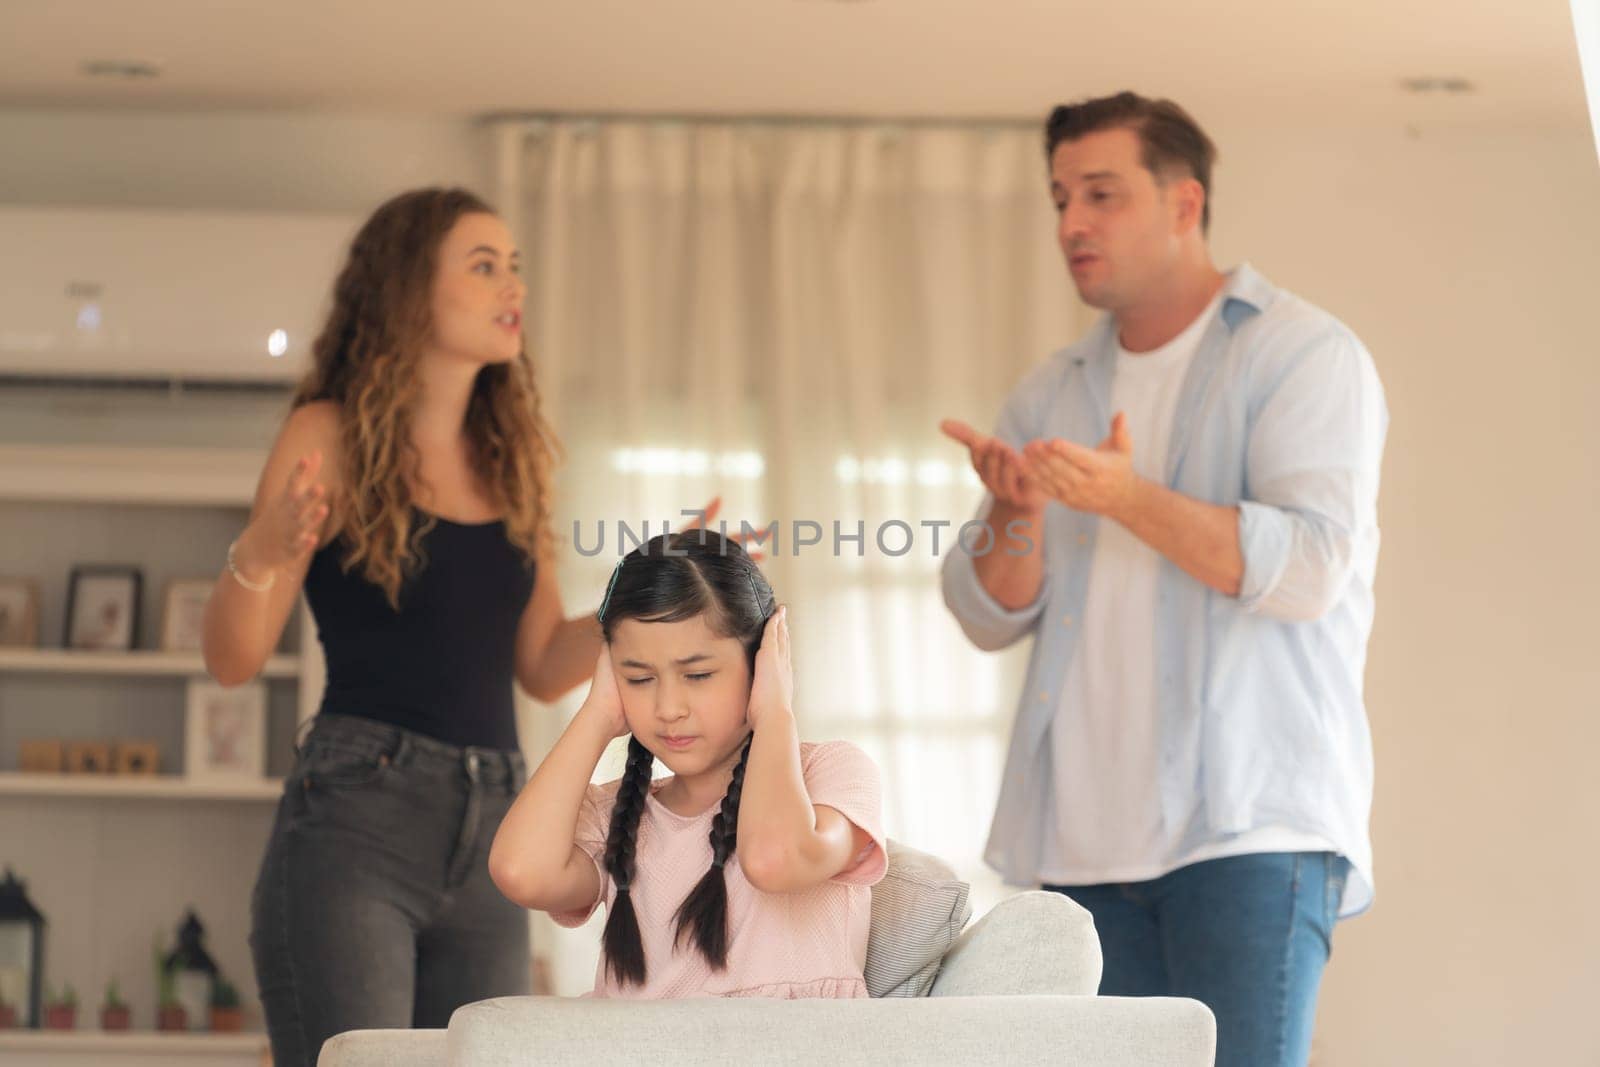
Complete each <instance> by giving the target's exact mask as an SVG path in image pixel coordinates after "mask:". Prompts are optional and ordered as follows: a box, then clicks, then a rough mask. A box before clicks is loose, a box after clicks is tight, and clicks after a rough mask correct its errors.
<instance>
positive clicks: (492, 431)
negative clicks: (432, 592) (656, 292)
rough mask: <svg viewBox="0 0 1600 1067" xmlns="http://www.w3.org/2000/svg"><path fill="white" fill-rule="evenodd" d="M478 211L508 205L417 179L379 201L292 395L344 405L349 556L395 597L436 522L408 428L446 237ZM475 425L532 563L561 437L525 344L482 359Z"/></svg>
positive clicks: (542, 533) (342, 508)
mask: <svg viewBox="0 0 1600 1067" xmlns="http://www.w3.org/2000/svg"><path fill="white" fill-rule="evenodd" d="M476 213H483V214H489V215H493V214H495V211H494V209H493V208H491V207H490V206H489V205H488V204H486V203H484V202H483V201H482V200H481V199H479V198H478V197H477V196H475V195H473V194H472V193H470V192H468V191H467V190H465V189H418V190H415V191H413V192H409V193H403V194H401V195H400V196H397V197H395V198H394V199H392V200H390V201H389V202H387V203H386V204H384V205H383V206H382V207H380V208H378V210H377V211H375V212H373V214H372V217H371V218H369V219H368V220H367V222H366V224H365V225H363V226H362V227H361V230H360V232H358V233H357V234H356V236H355V240H354V241H352V242H351V245H350V253H349V256H348V257H347V258H346V260H345V263H344V267H343V269H341V270H340V271H339V277H338V281H337V282H336V283H335V284H334V290H333V308H332V310H331V311H330V312H329V313H328V318H327V321H326V322H325V323H324V325H323V327H322V331H321V333H320V334H319V335H318V336H317V340H316V343H315V344H314V345H313V347H312V368H311V370H310V371H308V372H307V374H306V376H305V378H304V379H302V380H301V382H300V384H299V386H298V388H297V389H296V390H295V394H294V399H293V402H292V404H293V407H295V408H298V407H300V406H302V405H304V404H309V403H311V402H313V401H317V400H331V401H333V402H334V403H336V404H337V405H338V406H339V439H340V444H341V452H342V453H343V463H344V469H343V471H342V473H343V475H344V484H345V486H346V490H347V491H346V492H345V493H344V494H343V496H342V498H341V500H340V501H339V502H338V504H337V505H336V506H335V508H334V509H333V521H334V522H335V523H336V524H337V529H338V532H339V533H340V535H341V536H343V538H344V540H345V543H346V545H347V546H348V551H347V552H346V553H345V557H344V561H343V564H344V568H345V570H346V571H349V570H351V569H353V568H355V567H357V566H360V567H361V568H363V573H364V574H365V576H366V578H367V579H368V580H369V581H371V582H372V583H373V584H375V585H377V586H379V587H380V588H382V589H383V590H384V592H385V593H386V594H387V595H388V598H389V603H390V605H391V606H392V607H394V608H395V609H396V610H398V609H399V605H400V589H401V586H402V585H403V583H404V582H405V580H406V578H408V577H409V576H410V575H411V574H412V573H413V572H414V571H415V570H416V569H418V568H419V567H421V566H422V565H423V564H424V563H425V562H426V561H425V559H424V558H423V555H422V552H421V547H420V546H421V540H422V538H423V536H424V535H426V534H427V532H428V531H429V530H431V529H432V528H433V526H434V523H435V520H434V518H433V517H432V516H426V515H419V514H418V513H417V512H416V511H415V510H414V502H413V493H412V486H413V485H414V484H416V481H417V480H418V479H419V478H420V474H421V471H420V465H421V454H420V453H419V452H418V451H417V448H416V446H415V444H414V443H413V442H412V441H411V438H410V434H409V430H410V426H411V417H412V415H413V413H414V412H415V411H416V408H417V404H418V403H419V401H420V399H421V393H422V382H421V377H420V374H419V373H418V367H419V363H420V359H421V355H422V350H423V347H424V345H425V344H426V342H427V339H428V337H429V335H430V333H431V331H432V328H433V314H432V306H433V303H432V293H433V278H434V272H435V270H436V267H437V264H438V258H439V255H438V254H439V246H440V244H441V243H442V242H443V240H444V237H445V235H446V234H447V233H449V232H450V229H451V228H452V227H453V226H454V225H455V224H456V220H457V219H459V218H460V217H461V216H463V215H469V214H476ZM465 431H466V434H467V438H468V441H469V442H470V446H471V458H472V462H473V464H474V466H475V468H476V470H477V473H478V474H479V476H480V477H481V478H482V479H483V482H484V484H485V485H486V486H487V487H488V489H489V492H490V494H491V496H492V498H493V502H494V504H495V507H496V509H497V510H498V511H500V512H501V513H502V514H504V516H505V528H506V535H507V537H508V538H509V539H510V541H511V542H512V543H513V544H515V545H516V546H517V547H518V548H520V549H522V551H523V552H524V554H525V555H526V556H527V558H528V562H529V565H530V566H531V565H532V563H533V561H534V560H535V559H536V558H537V557H538V556H539V555H541V554H543V553H544V552H546V551H547V550H548V549H549V547H550V545H551V541H552V534H551V529H550V481H551V472H552V468H553V466H554V464H555V460H556V457H557V455H558V454H559V446H558V445H557V443H556V441H555V438H554V436H553V435H552V434H551V432H550V430H549V427H548V426H547V425H546V424H545V422H544V419H543V417H542V416H541V415H540V413H539V391H538V388H537V387H536V386H535V384H534V379H533V367H532V365H531V363H530V362H529V360H528V354H527V351H526V349H524V350H523V351H521V352H518V353H517V358H516V359H514V360H512V361H511V362H510V363H506V364H490V365H488V366H486V367H484V368H483V369H482V370H481V371H480V372H479V373H478V378H477V381H476V383H474V385H473V389H472V397H471V399H470V401H469V402H468V405H467V413H466V421H465Z"/></svg>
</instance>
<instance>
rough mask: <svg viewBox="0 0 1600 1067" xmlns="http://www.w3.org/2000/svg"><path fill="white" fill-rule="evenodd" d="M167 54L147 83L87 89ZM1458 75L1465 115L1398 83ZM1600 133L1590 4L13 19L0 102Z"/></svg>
mask: <svg viewBox="0 0 1600 1067" xmlns="http://www.w3.org/2000/svg"><path fill="white" fill-rule="evenodd" d="M94 59H145V60H152V61H155V62H157V63H159V64H161V65H162V67H163V68H164V71H165V72H164V74H163V75H162V76H161V77H160V78H159V79H156V80H154V81H151V82H145V83H117V82H106V81H104V80H101V79H91V78H87V77H85V76H83V75H82V74H81V73H80V67H81V65H82V64H83V63H84V62H85V61H86V60H94ZM1419 75H1429V76H1458V77H1464V78H1467V79H1469V80H1471V81H1472V82H1474V83H1476V84H1477V86H1478V87H1479V88H1478V91H1477V92H1476V93H1474V94H1472V95H1469V96H1465V97H1450V98H1427V99H1423V98H1417V97H1414V96H1409V95H1407V94H1404V93H1402V92H1401V91H1400V90H1399V88H1398V82H1399V81H1400V79H1402V78H1405V77H1411V76H1419ZM1125 87H1127V88H1137V89H1139V90H1140V91H1143V92H1146V93H1152V94H1161V95H1170V96H1173V97H1175V98H1177V99H1179V100H1180V101H1183V102H1184V103H1185V104H1186V105H1188V106H1189V107H1190V108H1191V110H1194V111H1195V112H1196V113H1197V114H1198V115H1200V116H1201V117H1202V118H1204V117H1205V116H1206V115H1207V114H1208V113H1214V112H1215V111H1217V110H1219V109H1224V108H1225V109H1227V111H1228V112H1229V114H1230V115H1233V116H1239V115H1241V114H1249V115H1259V116H1261V117H1262V118H1263V119H1268V120H1272V121H1285V120H1292V119H1293V117H1294V115H1295V114H1296V113H1303V109H1310V112H1311V117H1314V118H1315V119H1316V120H1317V121H1318V122H1322V123H1325V122H1328V121H1330V120H1338V119H1341V118H1348V119H1350V120H1352V121H1356V122H1363V123H1364V122H1371V121H1375V120H1378V121H1388V120H1395V119H1402V120H1407V121H1410V120H1416V119H1426V120H1430V121H1449V122H1465V123H1487V124H1520V125H1528V124H1537V125H1562V126H1565V125H1570V124H1585V125H1586V124H1587V117H1586V112H1585V106H1584V100H1583V91H1582V80H1581V76H1580V72H1579V66H1578V59H1577V50H1576V46H1575V43H1574V39H1573V33H1572V26H1571V18H1570V9H1569V7H1568V0H1209V2H1201V3H1196V2H1194V0H1101V2H1098V3H1064V2H1052V0H581V2H567V3H555V2H551V0H503V2H497V0H382V2H377V3H371V2H369V3H360V4H357V3H351V2H347V0H273V2H271V3H264V2H249V3H247V2H242V0H160V2H155V3H133V2H130V0H0V106H10V107H74V108H79V107H82V108H141V109H162V110H183V111H188V110H197V109H207V110H217V109H237V108H250V109H255V108H262V109H314V110H318V111H366V112H372V111H381V112H392V113H402V112H403V113H409V114H449V115H479V114H485V113H497V112H524V111H527V112H585V113H611V112H625V113H677V114H684V113H688V114H716V115H721V114H805V115H879V116H929V117H966V116H972V117H978V116H982V117H1001V116H1014V117H1019V118H1023V117H1025V118H1029V119H1035V118H1037V117H1038V116H1039V114H1040V113H1041V112H1042V111H1043V110H1044V109H1045V108H1046V107H1047V106H1048V105H1049V104H1051V103H1054V102H1058V101H1062V100H1066V99H1071V98H1074V97H1079V96H1084V95H1089V94H1098V93H1102V92H1107V91H1112V90H1115V89H1119V88H1125Z"/></svg>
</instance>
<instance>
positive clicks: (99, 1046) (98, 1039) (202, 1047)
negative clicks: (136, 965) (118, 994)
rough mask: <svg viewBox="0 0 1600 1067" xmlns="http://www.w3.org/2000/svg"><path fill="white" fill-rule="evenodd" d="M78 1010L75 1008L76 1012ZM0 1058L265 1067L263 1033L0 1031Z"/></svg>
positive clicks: (28, 1066)
mask: <svg viewBox="0 0 1600 1067" xmlns="http://www.w3.org/2000/svg"><path fill="white" fill-rule="evenodd" d="M80 1010H81V1009H80ZM0 1059H3V1060H4V1061H5V1063H6V1065H7V1067H33V1065H38V1067H68V1065H77V1064H101V1063H107V1062H112V1063H117V1064H121V1065H125V1067H146V1065H149V1067H156V1065H158V1064H159V1065H161V1067H170V1065H173V1064H178V1065H181V1067H213V1065H215V1067H231V1065H233V1064H251V1065H255V1064H265V1063H266V1062H267V1037H266V1035H265V1034H263V1033H259V1032H252V1033H235V1034H199V1033H195V1034H173V1033H161V1032H158V1031H140V1030H126V1031H121V1032H117V1033H106V1032H102V1031H98V1030H89V1029H79V1030H60V1031H57V1030H12V1031H3V1030H0Z"/></svg>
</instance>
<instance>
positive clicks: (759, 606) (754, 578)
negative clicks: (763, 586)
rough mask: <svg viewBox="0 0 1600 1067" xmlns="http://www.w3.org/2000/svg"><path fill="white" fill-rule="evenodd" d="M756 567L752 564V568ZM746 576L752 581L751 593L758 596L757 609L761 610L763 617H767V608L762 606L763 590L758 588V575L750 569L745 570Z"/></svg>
mask: <svg viewBox="0 0 1600 1067" xmlns="http://www.w3.org/2000/svg"><path fill="white" fill-rule="evenodd" d="M754 569H755V568H754V566H753V565H752V567H751V570H754ZM744 576H745V578H746V579H748V580H749V582H750V595H751V596H753V597H755V598H756V610H757V611H759V612H761V617H762V618H766V617H767V613H766V610H765V609H763V608H762V606H761V590H759V589H757V588H756V576H755V575H754V574H752V573H750V571H745V572H744Z"/></svg>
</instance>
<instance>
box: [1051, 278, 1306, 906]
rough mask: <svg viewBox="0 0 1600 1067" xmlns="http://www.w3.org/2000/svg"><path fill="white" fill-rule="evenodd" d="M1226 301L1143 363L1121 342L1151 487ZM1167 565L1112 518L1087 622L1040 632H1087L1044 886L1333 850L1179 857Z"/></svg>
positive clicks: (1291, 844)
mask: <svg viewBox="0 0 1600 1067" xmlns="http://www.w3.org/2000/svg"><path fill="white" fill-rule="evenodd" d="M1220 304H1221V294H1220V293H1219V294H1218V297H1217V298H1216V299H1215V300H1213V301H1212V302H1211V304H1210V305H1209V306H1207V307H1206V309H1205V310H1204V311H1202V312H1201V313H1200V315H1199V316H1198V317H1197V318H1196V319H1195V320H1194V321H1193V322H1192V323H1190V324H1189V325H1188V326H1187V327H1186V328H1185V329H1184V331H1183V332H1182V333H1180V334H1179V335H1178V336H1177V337H1174V338H1173V339H1172V340H1171V341H1168V342H1167V343H1166V344H1164V345H1162V346H1161V347H1160V348H1157V349H1154V350H1152V351H1150V352H1144V353H1138V354H1135V353H1132V352H1129V351H1127V350H1126V349H1125V348H1123V347H1122V345H1121V343H1120V341H1119V343H1118V345H1117V365H1116V373H1115V375H1114V377H1113V384H1112V390H1111V410H1112V411H1113V412H1118V411H1120V412H1122V413H1123V415H1124V417H1125V418H1126V419H1127V427H1128V434H1129V436H1130V437H1131V438H1132V440H1133V466H1134V470H1135V471H1136V472H1137V473H1138V474H1139V476H1140V477H1142V478H1145V479H1148V480H1150V481H1153V482H1157V483H1159V484H1162V485H1165V484H1166V480H1167V479H1166V469H1165V468H1166V461H1167V452H1168V445H1169V443H1170V441H1171V437H1172V420H1173V413H1174V411H1175V409H1176V407H1177V403H1178V394H1179V393H1180V392H1181V391H1182V389H1183V382H1184V377H1185V375H1186V374H1187V372H1188V369H1189V364H1190V363H1191V362H1193V360H1194V354H1195V351H1196V349H1198V348H1199V345H1200V338H1201V336H1202V334H1204V333H1205V329H1206V326H1207V325H1208V324H1209V323H1210V321H1211V319H1212V318H1213V316H1215V315H1216V312H1217V308H1218V306H1219V305H1220ZM1160 567H1161V555H1160V554H1159V553H1158V552H1156V550H1155V549H1153V548H1151V547H1150V546H1148V545H1146V544H1145V543H1144V542H1143V541H1141V540H1139V539H1138V538H1137V537H1135V536H1134V535H1133V534H1131V533H1129V532H1128V530H1127V528H1126V527H1124V526H1122V525H1121V524H1120V523H1117V522H1115V521H1112V520H1110V519H1105V520H1102V521H1101V523H1100V528H1099V531H1098V533H1097V534H1096V538H1095V547H1094V559H1093V563H1092V569H1091V570H1090V572H1089V574H1090V577H1089V587H1088V593H1087V596H1086V598H1085V601H1084V608H1083V618H1082V619H1081V620H1080V619H1045V620H1042V621H1041V623H1040V625H1056V626H1081V627H1082V630H1081V632H1080V637H1079V640H1080V641H1081V644H1080V646H1079V648H1078V650H1077V653H1076V654H1075V655H1074V656H1073V660H1072V664H1071V665H1070V667H1069V668H1068V670H1067V677H1066V681H1065V684H1064V685H1063V686H1062V691H1061V704H1060V707H1059V708H1058V710H1057V712H1056V718H1055V722H1054V723H1053V724H1052V726H1051V731H1050V736H1051V738H1052V748H1053V751H1052V758H1053V759H1054V766H1055V781H1056V792H1057V798H1058V805H1057V807H1056V810H1055V811H1054V812H1053V813H1052V814H1053V827H1052V829H1053V831H1054V832H1053V833H1048V834H1047V835H1046V839H1045V849H1044V858H1043V861H1042V865H1041V870H1040V872H1039V880H1040V881H1041V882H1046V883H1054V884H1061V885H1093V884H1098V883H1105V882H1141V881H1148V880H1150V879H1153V878H1159V877H1160V876H1161V875H1163V874H1166V873H1167V872H1169V871H1172V870H1174V869H1176V868H1178V867H1181V866H1183V865H1185V864H1187V863H1193V862H1196V861H1198V860H1200V859H1214V858H1217V857H1218V856H1222V855H1240V854H1243V853H1249V852H1279V851H1308V850H1321V849H1324V848H1329V847H1331V846H1328V845H1327V844H1325V843H1323V842H1321V841H1320V839H1317V838H1314V837H1308V836H1307V835H1304V834H1296V833H1292V832H1290V831H1286V830H1278V829H1268V830H1258V831H1253V832H1252V833H1249V834H1241V835H1236V836H1234V837H1230V838H1228V839H1227V840H1225V841H1217V842H1207V843H1206V844H1205V845H1204V846H1203V847H1201V848H1198V849H1191V850H1189V851H1188V852H1186V853H1185V854H1182V855H1179V854H1178V853H1177V846H1178V840H1179V838H1180V836H1181V835H1182V833H1183V831H1184V829H1185V827H1183V826H1166V825H1164V823H1163V820H1162V817H1161V792H1160V784H1159V781H1160V766H1161V763H1160V761H1161V749H1162V745H1161V742H1162V738H1161V730H1160V726H1159V724H1158V722H1157V711H1156V688H1155V678H1156V662H1155V633H1156V625H1155V610H1156V579H1157V575H1158V574H1159V572H1160ZM1197 741H1198V738H1197V737H1195V736H1193V735H1191V736H1190V737H1188V738H1187V739H1186V741H1185V747H1187V748H1189V749H1190V753H1189V755H1190V758H1191V760H1193V759H1194V758H1195V756H1196V753H1195V752H1194V751H1193V749H1194V745H1195V743H1196V742H1197ZM1190 765H1191V766H1194V765H1195V764H1194V763H1191V764H1190Z"/></svg>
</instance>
